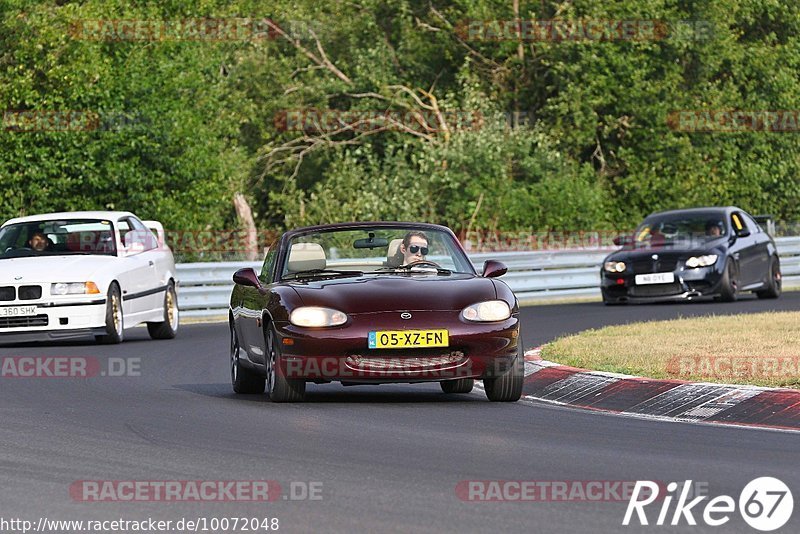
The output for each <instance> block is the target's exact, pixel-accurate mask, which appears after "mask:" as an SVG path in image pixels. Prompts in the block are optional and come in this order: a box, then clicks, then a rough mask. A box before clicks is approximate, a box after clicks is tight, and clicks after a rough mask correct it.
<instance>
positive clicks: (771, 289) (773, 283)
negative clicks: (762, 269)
mask: <svg viewBox="0 0 800 534" xmlns="http://www.w3.org/2000/svg"><path fill="white" fill-rule="evenodd" d="M781 279H782V275H781V264H780V260H778V257H777V256H773V257H772V259H771V260H770V261H769V280H768V281H767V288H766V289H764V290H763V291H756V295H758V298H760V299H776V298H778V297H780V296H781V286H782V283H781Z"/></svg>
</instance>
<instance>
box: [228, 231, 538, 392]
mask: <svg viewBox="0 0 800 534" xmlns="http://www.w3.org/2000/svg"><path fill="white" fill-rule="evenodd" d="M505 272H506V267H505V266H504V265H503V264H502V263H500V262H497V261H492V260H489V261H487V262H486V263H485V264H484V266H483V274H482V275H478V274H477V273H476V272H475V269H474V268H473V266H472V264H471V263H470V261H469V259H468V258H467V255H466V254H465V253H464V250H463V248H462V247H461V245H460V243H459V242H458V240H457V239H456V237H455V235H453V232H452V231H450V229H448V228H446V227H444V226H439V225H435V224H422V223H396V222H371V223H344V224H330V225H324V226H313V227H308V228H300V229H296V230H292V231H290V232H286V233H285V234H283V236H281V238H280V240H278V241H277V242H276V243H274V244H273V245H272V246H271V247H270V248H269V251H268V252H267V255H266V258H265V259H264V264H263V266H262V268H261V273H260V274H256V272H255V271H254V270H253V269H250V268H247V269H241V270H239V271H237V272H236V274H234V275H233V280H234V282H236V286H235V287H234V289H233V293H232V294H231V304H230V317H229V321H230V333H231V354H230V365H231V381H232V383H233V389H234V391H235V392H237V393H263V392H264V388H265V387H266V389H267V392H268V393H269V396H270V399H272V401H275V402H298V401H302V400H303V398H304V396H305V390H306V383H307V382H315V383H319V384H321V383H327V382H331V381H339V382H342V383H343V384H345V385H355V384H381V383H390V382H407V383H414V382H439V383H440V385H441V387H442V390H443V391H444V392H445V393H469V392H470V391H471V390H472V388H473V385H474V382H475V379H482V380H483V384H484V389H485V391H486V396H487V397H488V398H489V399H490V400H493V401H516V400H518V399H519V398H520V396H521V395H522V381H523V369H524V364H523V356H522V343H521V341H520V337H519V307H518V304H517V299H516V298H515V297H514V293H512V291H511V290H510V289H509V288H508V286H507V285H506V284H505V283H503V282H501V281H499V280H495V279H494V278H496V277H498V276H500V275H502V274H504V273H505Z"/></svg>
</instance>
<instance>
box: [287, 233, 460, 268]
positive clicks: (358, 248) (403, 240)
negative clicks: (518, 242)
mask: <svg viewBox="0 0 800 534" xmlns="http://www.w3.org/2000/svg"><path fill="white" fill-rule="evenodd" d="M288 252H289V254H288V255H287V256H286V258H285V260H284V261H285V263H284V265H283V269H282V270H281V273H282V277H284V278H286V277H288V278H292V277H294V276H296V275H300V274H306V273H311V274H313V273H314V272H315V271H316V272H320V271H323V272H328V271H338V272H342V273H348V272H361V273H407V272H419V271H425V270H428V271H430V270H433V271H434V272H437V269H438V270H439V271H447V272H449V273H459V272H460V273H469V274H474V270H473V268H472V265H471V264H470V263H469V259H468V258H467V257H466V255H465V254H464V252H463V251H462V249H461V247H459V246H458V243H457V242H456V240H455V239H454V238H453V237H452V236H451V235H450V234H449V233H446V232H443V231H441V230H436V229H432V228H427V227H419V228H414V227H407V228H406V227H389V228H386V227H384V228H381V227H361V228H344V229H331V230H324V231H317V232H313V233H307V234H301V235H298V236H296V237H294V238H293V239H292V240H291V242H290V243H289V251H288Z"/></svg>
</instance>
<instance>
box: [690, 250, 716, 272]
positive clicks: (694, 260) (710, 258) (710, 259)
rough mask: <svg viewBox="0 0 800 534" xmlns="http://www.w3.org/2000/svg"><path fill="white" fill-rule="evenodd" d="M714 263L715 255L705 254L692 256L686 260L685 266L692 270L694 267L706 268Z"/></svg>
mask: <svg viewBox="0 0 800 534" xmlns="http://www.w3.org/2000/svg"><path fill="white" fill-rule="evenodd" d="M716 262H717V255H716V254H707V255H705V256H692V257H691V258H689V259H688V260H686V266H687V267H689V268H691V269H694V268H695V267H708V266H709V265H714V264H715V263H716Z"/></svg>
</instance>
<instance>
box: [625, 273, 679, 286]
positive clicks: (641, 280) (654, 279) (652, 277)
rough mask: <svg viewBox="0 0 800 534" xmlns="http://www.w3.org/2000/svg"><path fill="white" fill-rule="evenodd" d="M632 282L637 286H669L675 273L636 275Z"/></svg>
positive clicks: (673, 279)
mask: <svg viewBox="0 0 800 534" xmlns="http://www.w3.org/2000/svg"><path fill="white" fill-rule="evenodd" d="M634 281H635V282H636V285H638V286H643V285H647V284H671V283H672V282H674V281H675V273H652V274H637V275H636V278H634Z"/></svg>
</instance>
